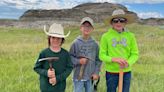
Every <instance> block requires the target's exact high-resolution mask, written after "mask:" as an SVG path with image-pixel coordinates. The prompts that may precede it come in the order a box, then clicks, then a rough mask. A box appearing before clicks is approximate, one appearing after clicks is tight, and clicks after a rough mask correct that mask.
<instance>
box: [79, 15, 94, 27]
mask: <svg viewBox="0 0 164 92" xmlns="http://www.w3.org/2000/svg"><path fill="white" fill-rule="evenodd" d="M84 22H89V23H90V24H91V26H92V27H93V26H94V23H93V19H91V18H90V17H84V18H83V19H82V20H81V22H80V25H82V24H83V23H84Z"/></svg>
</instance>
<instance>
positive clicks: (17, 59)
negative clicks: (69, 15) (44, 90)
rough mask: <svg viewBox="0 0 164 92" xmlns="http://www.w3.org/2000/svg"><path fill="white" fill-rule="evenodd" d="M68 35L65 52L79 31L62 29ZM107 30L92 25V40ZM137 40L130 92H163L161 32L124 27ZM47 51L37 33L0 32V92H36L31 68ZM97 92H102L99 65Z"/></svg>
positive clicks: (41, 35)
mask: <svg viewBox="0 0 164 92" xmlns="http://www.w3.org/2000/svg"><path fill="white" fill-rule="evenodd" d="M65 29H66V32H65V33H67V32H68V31H69V30H70V31H71V35H70V36H69V37H68V38H66V41H65V43H64V45H63V47H64V48H66V49H67V50H69V47H70V45H71V43H72V41H73V40H74V39H75V38H76V37H77V36H78V35H80V31H79V27H77V26H72V27H67V28H65ZM107 29H108V27H107V26H104V25H96V26H95V30H94V31H93V33H92V36H93V37H94V38H95V39H96V40H97V41H99V40H100V37H101V35H102V34H103V33H104V32H106V31H107ZM128 29H129V30H130V31H132V32H133V33H134V34H135V35H136V38H137V42H138V46H139V51H140V59H139V60H138V62H137V63H136V64H135V65H134V66H133V70H132V71H133V73H132V82H131V92H163V90H164V84H163V83H164V57H163V55H164V44H163V40H164V30H162V29H160V28H158V27H157V26H145V25H138V24H132V25H129V26H128ZM46 47H47V36H46V35H45V34H44V32H43V31H42V30H39V29H18V28H0V92H39V81H38V75H37V74H36V73H35V72H34V71H33V66H34V63H35V60H36V58H37V57H38V54H39V52H40V51H41V50H42V49H44V48H46ZM100 75H101V81H100V84H99V87H98V92H106V81H105V76H104V75H105V71H104V67H103V65H102V70H101V73H100ZM71 78H72V76H69V78H68V79H67V84H68V85H67V89H66V92H72V90H73V85H72V79H71Z"/></svg>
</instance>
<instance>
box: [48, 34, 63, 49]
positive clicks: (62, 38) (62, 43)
mask: <svg viewBox="0 0 164 92" xmlns="http://www.w3.org/2000/svg"><path fill="white" fill-rule="evenodd" d="M50 38H51V36H48V47H50V45H51V43H50ZM64 41H65V39H64V38H62V42H61V45H62V44H63V43H64Z"/></svg>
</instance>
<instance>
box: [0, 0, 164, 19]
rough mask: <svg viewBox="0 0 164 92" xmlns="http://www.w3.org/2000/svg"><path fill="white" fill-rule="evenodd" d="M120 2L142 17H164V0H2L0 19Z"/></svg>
mask: <svg viewBox="0 0 164 92" xmlns="http://www.w3.org/2000/svg"><path fill="white" fill-rule="evenodd" d="M88 2H90V3H91V2H92V3H103V2H109V3H118V4H122V5H124V6H126V7H127V8H128V10H130V11H133V12H135V13H137V15H138V16H139V17H140V18H143V19H145V18H150V17H154V18H164V0H0V19H19V17H20V16H21V15H22V14H23V13H24V12H25V11H27V10H29V9H46V10H50V9H67V8H72V7H74V6H77V5H79V4H83V3H88Z"/></svg>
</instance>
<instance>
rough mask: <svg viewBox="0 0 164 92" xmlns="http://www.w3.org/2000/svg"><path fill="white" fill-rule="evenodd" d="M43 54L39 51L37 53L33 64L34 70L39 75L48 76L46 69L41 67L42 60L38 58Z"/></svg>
mask: <svg viewBox="0 0 164 92" xmlns="http://www.w3.org/2000/svg"><path fill="white" fill-rule="evenodd" d="M43 57H44V56H43V54H42V53H40V54H39V57H38V59H37V61H36V63H35V66H34V71H35V72H37V73H38V74H39V75H43V76H46V77H48V74H47V73H48V71H47V70H46V69H44V68H43V62H39V61H38V60H39V59H41V58H43Z"/></svg>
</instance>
